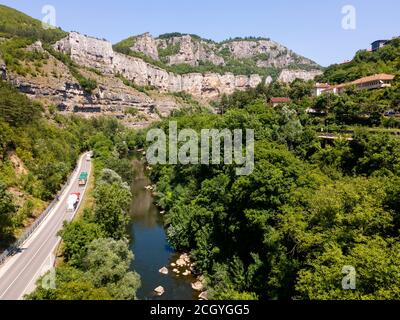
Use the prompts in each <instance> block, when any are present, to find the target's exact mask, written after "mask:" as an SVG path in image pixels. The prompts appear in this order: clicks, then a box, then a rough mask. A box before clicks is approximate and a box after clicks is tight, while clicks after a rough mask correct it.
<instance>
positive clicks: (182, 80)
mask: <svg viewBox="0 0 400 320" xmlns="http://www.w3.org/2000/svg"><path fill="white" fill-rule="evenodd" d="M54 48H55V49H56V50H59V51H61V52H63V53H65V54H68V55H70V56H71V58H72V60H74V61H75V62H76V63H77V64H79V65H81V66H85V67H92V68H96V69H98V70H99V71H101V72H102V73H104V74H108V75H122V76H123V77H125V78H126V79H128V80H131V81H133V82H135V83H136V84H137V85H139V86H153V87H155V88H157V89H158V90H159V91H161V92H187V93H190V94H192V95H194V96H197V97H205V98H215V97H218V96H220V95H222V94H232V93H233V92H234V91H236V90H245V89H248V88H252V87H253V88H254V87H256V86H257V85H258V84H260V83H261V82H262V78H261V76H259V75H251V76H235V75H233V74H231V73H227V74H224V75H220V74H214V73H209V74H204V75H203V74H200V73H189V74H184V75H178V74H174V73H171V72H167V71H166V70H164V69H161V68H158V67H156V66H154V65H151V64H149V63H146V62H145V61H143V60H142V59H139V58H134V57H130V56H126V55H124V54H121V53H118V52H114V51H113V48H112V45H111V43H110V42H108V41H104V40H99V39H95V38H90V37H86V36H83V35H81V34H79V33H75V32H73V33H70V34H69V35H68V37H66V38H64V39H62V40H60V41H58V42H57V43H56V44H55V45H54Z"/></svg>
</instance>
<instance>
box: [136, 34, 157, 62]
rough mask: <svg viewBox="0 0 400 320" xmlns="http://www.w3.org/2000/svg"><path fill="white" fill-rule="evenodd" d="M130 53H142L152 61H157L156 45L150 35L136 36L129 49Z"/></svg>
mask: <svg viewBox="0 0 400 320" xmlns="http://www.w3.org/2000/svg"><path fill="white" fill-rule="evenodd" d="M130 49H131V50H132V51H137V52H141V53H144V54H145V55H147V56H149V57H150V58H152V59H154V60H158V59H159V58H158V49H157V43H156V41H155V40H154V38H153V37H152V36H151V35H150V33H147V32H146V33H144V34H142V35H140V36H137V37H136V39H135V43H134V45H133V46H132V47H131V48H130Z"/></svg>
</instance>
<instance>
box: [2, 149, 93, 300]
mask: <svg viewBox="0 0 400 320" xmlns="http://www.w3.org/2000/svg"><path fill="white" fill-rule="evenodd" d="M84 171H86V172H88V173H90V171H91V161H88V160H87V154H84V155H83V156H82V157H81V158H80V160H79V163H78V170H77V171H76V172H75V173H74V175H73V177H72V179H71V182H70V184H69V185H68V187H67V188H66V189H65V191H64V193H63V194H62V195H61V196H60V201H59V203H58V204H57V205H56V206H55V207H54V209H53V210H52V211H51V212H50V213H49V215H48V216H47V218H46V219H45V220H44V221H43V222H42V224H41V225H40V227H39V228H38V229H36V231H35V232H34V233H33V234H32V235H31V236H30V238H29V239H28V240H27V241H26V242H25V243H24V244H23V246H22V247H21V250H20V252H19V253H17V254H16V255H14V256H13V257H11V258H9V259H8V260H7V261H6V262H5V263H4V264H3V265H2V266H0V300H20V299H23V297H24V295H25V294H27V293H31V292H32V291H33V290H34V289H35V285H36V281H37V280H38V278H39V277H41V276H42V275H43V274H45V273H46V272H47V271H49V270H50V269H51V268H52V267H53V265H54V260H55V256H54V253H55V250H56V248H57V246H58V244H59V243H60V240H61V239H60V237H58V236H57V233H58V232H59V231H60V230H61V229H62V227H63V223H64V221H71V220H72V219H73V217H74V215H75V213H76V211H75V212H67V210H66V209H67V199H68V196H69V195H70V194H71V193H74V192H80V193H81V202H82V200H83V198H84V193H85V191H86V188H85V187H79V185H78V178H79V175H80V173H81V172H84ZM78 208H79V207H78Z"/></svg>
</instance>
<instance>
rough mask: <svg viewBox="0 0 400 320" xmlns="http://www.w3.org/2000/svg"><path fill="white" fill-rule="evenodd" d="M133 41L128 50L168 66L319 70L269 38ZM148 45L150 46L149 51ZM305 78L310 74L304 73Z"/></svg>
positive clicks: (163, 37) (178, 36)
mask: <svg viewBox="0 0 400 320" xmlns="http://www.w3.org/2000/svg"><path fill="white" fill-rule="evenodd" d="M134 42H135V45H133V46H131V47H130V48H129V49H130V50H131V51H132V52H140V53H143V54H145V55H147V56H149V57H150V58H152V59H156V60H162V61H163V62H165V63H166V64H167V65H169V66H173V65H179V64H187V65H190V66H193V67H195V66H199V65H201V64H212V65H215V66H225V67H226V68H225V69H226V70H229V69H230V67H229V66H230V65H232V64H236V65H237V64H238V63H242V64H248V65H250V64H251V63H253V67H254V69H257V68H258V71H259V72H258V74H263V75H265V72H266V70H265V69H267V68H274V69H277V70H282V69H285V68H288V67H297V68H298V69H299V70H302V69H303V68H304V67H307V70H312V69H315V70H319V69H320V67H319V66H318V65H317V64H316V63H315V62H314V61H312V60H310V59H307V58H305V57H303V56H301V55H298V54H296V53H295V52H293V51H292V50H289V49H288V48H286V47H285V46H283V45H281V44H279V43H277V42H275V41H272V40H270V39H263V38H244V39H234V40H227V41H224V42H221V43H217V42H214V41H212V40H206V39H202V38H200V37H199V36H196V35H184V34H179V33H172V34H165V35H161V36H160V37H158V38H153V37H152V36H151V35H150V34H149V33H146V34H144V35H141V36H137V37H134ZM121 43H123V42H121ZM121 43H120V44H121ZM144 44H145V45H144ZM117 46H118V45H117ZM149 47H151V48H152V49H151V50H149V49H148V48H149ZM263 69H264V70H263ZM303 71H304V70H303ZM307 77H310V76H308V75H307Z"/></svg>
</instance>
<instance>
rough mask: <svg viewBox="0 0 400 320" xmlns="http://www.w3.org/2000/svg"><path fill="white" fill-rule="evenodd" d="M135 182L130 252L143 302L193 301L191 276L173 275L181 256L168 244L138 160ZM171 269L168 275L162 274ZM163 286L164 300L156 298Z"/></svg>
mask: <svg viewBox="0 0 400 320" xmlns="http://www.w3.org/2000/svg"><path fill="white" fill-rule="evenodd" d="M134 168H135V172H136V175H135V179H134V182H133V184H132V193H133V195H134V200H133V202H132V205H131V210H130V212H131V215H132V223H131V226H130V233H131V239H132V241H131V245H130V247H131V250H132V251H133V253H134V255H135V260H134V262H133V263H132V266H131V267H132V269H133V270H134V271H136V272H137V273H139V274H140V276H141V280H142V287H141V288H140V289H139V290H138V293H137V294H138V298H139V299H140V300H157V299H159V300H194V299H196V297H197V296H198V293H197V296H196V293H195V292H194V290H193V289H192V287H191V283H192V282H194V281H195V279H194V278H193V277H192V276H189V277H184V276H183V275H176V274H174V273H173V272H172V270H171V269H172V268H171V267H170V265H171V263H173V262H176V260H177V259H178V258H179V254H178V253H176V252H174V250H173V249H172V248H171V247H170V246H169V245H168V241H167V237H166V233H165V229H164V224H163V218H162V215H161V214H160V211H159V209H158V208H157V207H156V206H155V205H154V198H153V196H152V193H151V192H150V191H148V190H146V189H145V187H146V186H148V185H150V184H151V181H150V180H149V178H148V177H147V176H146V175H145V173H144V165H143V163H142V162H140V161H138V160H135V161H134ZM162 267H168V269H169V273H168V275H163V274H161V273H160V272H159V270H160V269H161V268H162ZM158 286H162V287H164V289H165V293H164V294H163V295H162V296H161V297H156V296H155V295H154V289H155V288H157V287H158Z"/></svg>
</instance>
